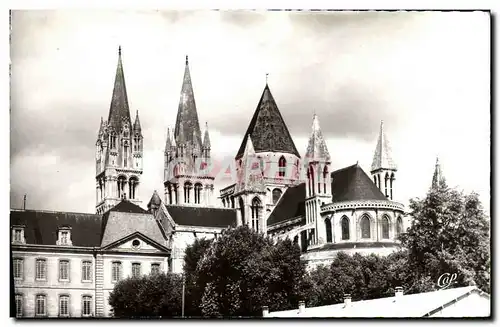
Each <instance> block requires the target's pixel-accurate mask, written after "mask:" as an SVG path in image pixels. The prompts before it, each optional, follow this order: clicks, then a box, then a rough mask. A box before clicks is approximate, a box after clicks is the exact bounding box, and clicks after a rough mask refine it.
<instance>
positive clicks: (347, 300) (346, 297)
mask: <svg viewBox="0 0 500 327" xmlns="http://www.w3.org/2000/svg"><path fill="white" fill-rule="evenodd" d="M344 303H345V305H346V306H348V305H350V304H351V294H344Z"/></svg>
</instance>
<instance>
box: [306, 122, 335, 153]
mask: <svg viewBox="0 0 500 327" xmlns="http://www.w3.org/2000/svg"><path fill="white" fill-rule="evenodd" d="M306 158H307V160H309V161H324V162H330V153H329V152H328V147H327V146H326V142H325V139H324V138H323V133H322V132H321V128H320V126H319V119H318V116H317V115H316V114H313V122H312V132H311V136H310V137H309V143H308V145H307V150H306Z"/></svg>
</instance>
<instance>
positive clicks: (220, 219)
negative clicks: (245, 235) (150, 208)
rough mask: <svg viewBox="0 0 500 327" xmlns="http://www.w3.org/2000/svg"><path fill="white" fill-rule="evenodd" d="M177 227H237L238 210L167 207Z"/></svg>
mask: <svg viewBox="0 0 500 327" xmlns="http://www.w3.org/2000/svg"><path fill="white" fill-rule="evenodd" d="M165 207H166V208H167V211H168V213H169V215H170V217H172V219H173V220H174V222H175V223H176V224H177V225H184V226H198V227H220V228H226V227H228V226H236V209H227V208H212V207H196V206H178V205H166V206H165Z"/></svg>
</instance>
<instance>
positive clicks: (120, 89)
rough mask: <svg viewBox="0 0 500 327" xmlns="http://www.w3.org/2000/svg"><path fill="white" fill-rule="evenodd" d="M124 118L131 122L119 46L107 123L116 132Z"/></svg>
mask: <svg viewBox="0 0 500 327" xmlns="http://www.w3.org/2000/svg"><path fill="white" fill-rule="evenodd" d="M123 120H125V121H126V122H127V123H128V124H129V126H130V124H131V119H130V111H129V107H128V98H127V88H126V87H125V75H124V74H123V65H122V54H121V48H119V50H118V66H117V67H116V75H115V86H114V87H113V96H112V98H111V105H110V108H109V117H108V124H109V126H110V127H112V128H114V129H115V131H116V132H118V131H120V129H121V126H122V122H123Z"/></svg>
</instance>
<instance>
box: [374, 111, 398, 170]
mask: <svg viewBox="0 0 500 327" xmlns="http://www.w3.org/2000/svg"><path fill="white" fill-rule="evenodd" d="M379 169H390V170H397V167H396V163H395V162H394V160H392V150H391V147H390V145H389V141H388V140H387V137H386V136H385V132H384V122H383V121H382V122H380V133H379V135H378V141H377V147H376V148H375V153H374V155H373V162H372V171H375V170H379Z"/></svg>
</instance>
